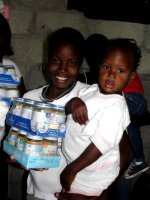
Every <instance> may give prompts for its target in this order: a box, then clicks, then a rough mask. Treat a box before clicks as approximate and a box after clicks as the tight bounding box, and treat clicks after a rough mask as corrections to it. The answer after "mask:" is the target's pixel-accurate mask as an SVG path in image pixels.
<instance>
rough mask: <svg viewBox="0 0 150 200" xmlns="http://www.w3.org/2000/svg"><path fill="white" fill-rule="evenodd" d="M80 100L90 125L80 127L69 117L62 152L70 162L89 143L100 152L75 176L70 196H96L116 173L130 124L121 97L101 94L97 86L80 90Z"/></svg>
mask: <svg viewBox="0 0 150 200" xmlns="http://www.w3.org/2000/svg"><path fill="white" fill-rule="evenodd" d="M79 97H80V98H81V99H82V100H83V101H84V102H85V103H86V105H87V109H88V116H89V122H88V123H87V124H86V125H79V124H78V123H76V122H74V120H73V118H72V115H69V116H68V118H67V122H66V125H67V133H66V136H65V138H64V140H63V146H62V151H63V153H64V155H65V157H66V159H67V162H68V163H71V162H72V161H74V160H75V159H76V158H78V157H79V156H80V155H81V153H82V152H83V151H84V150H85V149H86V148H87V147H88V146H89V144H91V142H92V143H94V144H95V146H96V147H97V148H98V149H99V150H100V152H101V153H102V156H101V157H100V158H99V159H97V160H96V161H95V162H94V163H92V164H91V165H89V166H88V167H86V168H85V169H83V170H81V171H80V172H79V173H77V175H76V178H75V180H74V181H73V183H72V185H71V192H72V193H79V194H84V195H88V196H99V195H100V194H101V193H102V191H103V190H104V189H106V188H107V187H108V186H109V185H110V184H111V183H112V182H113V181H114V180H115V178H116V177H117V176H118V174H119V165H120V153H119V142H120V140H121V137H122V135H123V131H124V130H125V129H126V128H127V126H128V125H129V123H130V117H129V112H128V107H127V105H126V101H125V99H124V97H123V96H121V95H116V94H111V95H104V94H102V93H100V91H99V87H98V85H97V84H94V85H92V86H91V87H89V88H88V89H87V90H82V91H81V92H80V94H79Z"/></svg>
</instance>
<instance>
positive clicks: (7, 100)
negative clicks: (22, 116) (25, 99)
mask: <svg viewBox="0 0 150 200" xmlns="http://www.w3.org/2000/svg"><path fill="white" fill-rule="evenodd" d="M19 84H20V80H18V78H17V76H16V71H15V68H14V66H12V65H7V66H3V65H0V119H1V120H0V141H1V139H2V138H3V135H4V126H5V119H6V114H7V112H8V111H9V108H10V106H11V104H12V102H13V99H14V98H15V97H18V96H19V91H18V89H17V87H18V85H19Z"/></svg>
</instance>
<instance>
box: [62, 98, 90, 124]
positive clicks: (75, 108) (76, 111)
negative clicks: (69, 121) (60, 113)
mask: <svg viewBox="0 0 150 200" xmlns="http://www.w3.org/2000/svg"><path fill="white" fill-rule="evenodd" d="M66 114H67V115H68V114H72V117H73V119H74V121H75V122H78V123H79V124H80V125H82V124H86V123H87V122H88V111H87V107H86V105H85V103H84V102H83V101H82V100H81V99H80V98H78V97H75V98H73V99H71V100H70V101H69V102H68V103H67V104H66Z"/></svg>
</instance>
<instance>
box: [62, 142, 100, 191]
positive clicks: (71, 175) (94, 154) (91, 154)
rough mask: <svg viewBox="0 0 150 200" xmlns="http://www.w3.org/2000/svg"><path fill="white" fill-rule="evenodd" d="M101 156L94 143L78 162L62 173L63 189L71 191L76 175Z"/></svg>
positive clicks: (71, 164)
mask: <svg viewBox="0 0 150 200" xmlns="http://www.w3.org/2000/svg"><path fill="white" fill-rule="evenodd" d="M101 155H102V153H101V152H100V151H99V149H98V148H97V147H96V146H95V145H94V144H93V143H91V144H90V145H89V146H88V147H87V148H86V149H85V150H84V152H83V153H82V154H81V155H80V156H79V157H78V158H77V159H76V160H74V161H73V162H72V163H70V164H69V165H67V167H66V168H65V169H64V170H63V172H62V173H61V175H60V182H61V185H62V188H63V189H65V191H69V190H70V186H71V184H72V182H73V180H74V179H75V176H76V174H77V173H78V172H79V171H81V170H82V169H84V168H85V167H87V166H89V165H90V164H92V163H93V162H95V161H96V160H97V159H98V158H99V157H100V156H101Z"/></svg>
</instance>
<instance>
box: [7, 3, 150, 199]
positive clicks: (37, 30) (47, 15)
mask: <svg viewBox="0 0 150 200" xmlns="http://www.w3.org/2000/svg"><path fill="white" fill-rule="evenodd" d="M5 2H6V1H5ZM7 2H9V3H10V19H9V23H10V26H11V30H12V46H13V49H14V52H15V55H14V56H12V59H13V60H14V61H16V63H17V64H18V66H19V68H20V70H21V73H22V75H23V78H24V81H25V85H26V89H27V90H29V89H33V88H36V87H39V86H41V85H43V84H45V80H44V78H43V75H42V71H41V67H40V65H41V63H42V56H43V42H44V40H45V38H46V37H47V35H48V34H50V33H51V32H52V31H54V30H55V29H57V28H60V27H63V26H71V27H74V28H77V29H79V30H80V31H81V32H82V33H83V34H84V36H85V37H87V36H88V35H89V34H92V33H102V34H104V35H106V36H107V37H108V38H115V37H127V38H134V39H135V40H136V41H137V42H138V45H139V46H140V47H141V50H142V54H143V58H142V61H141V66H140V69H139V73H140V74H141V77H142V80H143V84H144V88H145V96H146V98H147V100H148V102H150V101H149V100H150V92H149V85H150V67H149V65H150V64H149V63H150V56H149V52H150V39H149V35H150V25H144V24H138V23H127V22H118V21H104V20H92V19H87V18H85V17H84V15H83V14H82V13H80V12H78V11H74V10H69V11H68V10H66V2H67V1H66V0H25V1H24V0H9V1H7ZM106 12H108V11H106ZM83 67H84V70H87V67H85V65H83ZM142 137H143V143H144V150H145V155H146V159H147V160H148V159H149V153H150V148H149V147H150V134H149V126H145V127H143V128H142ZM10 174H11V175H12V173H10ZM13 181H14V182H12V185H11V184H10V188H9V189H10V191H9V193H10V196H12V198H13V199H15V200H17V198H18V199H20V197H17V194H16V192H15V191H16V190H18V196H19V194H20V190H19V189H18V187H20V186H19V184H18V182H19V180H17V179H14V180H13ZM15 184H16V190H15V189H14V187H15ZM14 193H15V194H14ZM13 196H14V197H13Z"/></svg>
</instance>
